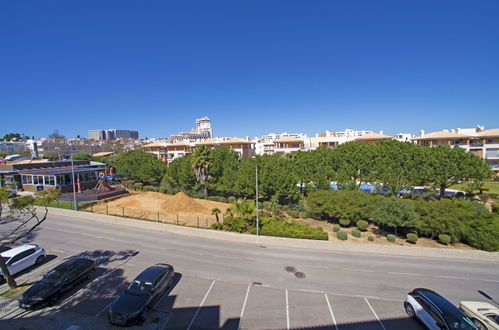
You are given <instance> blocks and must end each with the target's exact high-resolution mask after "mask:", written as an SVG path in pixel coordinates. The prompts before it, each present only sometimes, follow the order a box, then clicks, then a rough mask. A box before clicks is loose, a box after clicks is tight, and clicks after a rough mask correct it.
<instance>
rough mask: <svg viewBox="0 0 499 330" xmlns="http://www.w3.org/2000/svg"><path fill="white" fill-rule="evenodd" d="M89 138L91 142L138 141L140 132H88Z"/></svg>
mask: <svg viewBox="0 0 499 330" xmlns="http://www.w3.org/2000/svg"><path fill="white" fill-rule="evenodd" d="M87 137H88V139H89V140H117V139H138V138H139V132H138V131H132V130H128V129H102V130H88V131H87Z"/></svg>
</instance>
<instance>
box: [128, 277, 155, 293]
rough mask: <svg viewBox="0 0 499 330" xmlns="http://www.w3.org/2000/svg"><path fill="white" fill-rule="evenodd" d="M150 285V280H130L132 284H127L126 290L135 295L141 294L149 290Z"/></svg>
mask: <svg viewBox="0 0 499 330" xmlns="http://www.w3.org/2000/svg"><path fill="white" fill-rule="evenodd" d="M151 287H152V283H151V282H141V281H138V280H135V281H133V282H132V284H130V285H129V286H128V289H126V292H127V293H130V294H133V295H136V296H143V295H146V294H148V293H149V292H151Z"/></svg>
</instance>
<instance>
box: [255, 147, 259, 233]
mask: <svg viewBox="0 0 499 330" xmlns="http://www.w3.org/2000/svg"><path fill="white" fill-rule="evenodd" d="M255 174H256V179H255V187H256V189H255V191H256V193H255V197H256V198H255V200H256V202H255V204H256V236H258V234H259V230H260V228H259V227H260V226H259V225H260V221H259V219H258V162H257V158H256V156H255Z"/></svg>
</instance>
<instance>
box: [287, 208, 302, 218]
mask: <svg viewBox="0 0 499 330" xmlns="http://www.w3.org/2000/svg"><path fill="white" fill-rule="evenodd" d="M286 212H287V213H288V215H289V216H290V217H292V218H299V217H300V211H296V210H287V211H286Z"/></svg>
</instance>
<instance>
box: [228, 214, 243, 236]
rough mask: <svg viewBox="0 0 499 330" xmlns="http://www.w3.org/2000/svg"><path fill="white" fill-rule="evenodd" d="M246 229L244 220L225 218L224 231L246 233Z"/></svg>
mask: <svg viewBox="0 0 499 330" xmlns="http://www.w3.org/2000/svg"><path fill="white" fill-rule="evenodd" d="M246 228H247V227H246V222H245V221H244V220H243V219H240V218H232V217H225V218H224V223H223V230H227V231H235V232H238V233H244V232H245V231H246Z"/></svg>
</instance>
